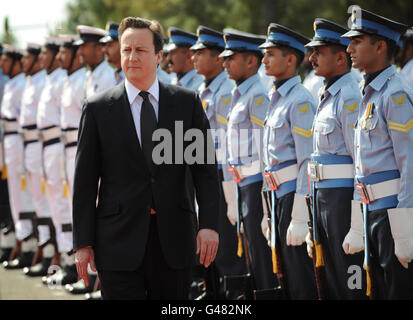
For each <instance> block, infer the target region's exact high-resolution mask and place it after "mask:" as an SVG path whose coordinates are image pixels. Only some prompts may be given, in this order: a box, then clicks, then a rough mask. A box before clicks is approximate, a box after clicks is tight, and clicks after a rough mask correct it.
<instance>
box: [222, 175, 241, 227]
mask: <svg viewBox="0 0 413 320" xmlns="http://www.w3.org/2000/svg"><path fill="white" fill-rule="evenodd" d="M222 189H223V190H224V196H225V202H226V203H227V217H228V220H229V222H231V224H232V225H233V226H235V225H236V223H237V221H238V212H237V208H238V205H237V184H236V183H235V182H234V181H232V180H229V181H222Z"/></svg>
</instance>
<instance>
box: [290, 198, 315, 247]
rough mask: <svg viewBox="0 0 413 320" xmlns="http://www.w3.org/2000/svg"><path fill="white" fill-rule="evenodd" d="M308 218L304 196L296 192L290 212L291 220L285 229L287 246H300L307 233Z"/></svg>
mask: <svg viewBox="0 0 413 320" xmlns="http://www.w3.org/2000/svg"><path fill="white" fill-rule="evenodd" d="M309 220H310V218H309V216H308V211H307V203H306V201H305V196H303V195H301V194H298V193H296V194H295V195H294V203H293V210H292V212H291V222H290V225H289V226H288V229H287V246H301V245H302V244H303V242H304V241H305V236H306V235H307V233H308V221H309Z"/></svg>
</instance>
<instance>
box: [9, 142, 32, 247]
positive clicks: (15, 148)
mask: <svg viewBox="0 0 413 320" xmlns="http://www.w3.org/2000/svg"><path fill="white" fill-rule="evenodd" d="M3 143H4V153H5V155H4V157H5V162H6V166H7V184H8V188H9V197H10V209H11V212H12V216H13V222H14V228H15V232H16V239H17V240H23V239H24V238H26V237H27V236H29V235H30V234H31V233H32V232H33V225H32V222H31V221H30V220H28V219H23V220H21V219H20V218H19V215H20V213H22V212H33V211H34V207H33V203H32V194H31V191H30V185H29V184H27V186H26V190H24V191H23V190H22V188H21V180H20V178H21V175H22V163H23V141H22V139H21V137H20V136H19V135H18V134H11V135H6V136H4V141H3Z"/></svg>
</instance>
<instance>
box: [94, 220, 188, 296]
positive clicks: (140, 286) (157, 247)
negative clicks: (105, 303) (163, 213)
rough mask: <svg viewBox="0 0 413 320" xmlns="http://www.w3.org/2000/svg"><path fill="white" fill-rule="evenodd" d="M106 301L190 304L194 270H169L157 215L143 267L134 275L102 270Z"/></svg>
mask: <svg viewBox="0 0 413 320" xmlns="http://www.w3.org/2000/svg"><path fill="white" fill-rule="evenodd" d="M98 276H99V279H100V284H101V291H102V298H103V299H104V300H175V299H178V300H187V299H188V294H189V286H190V279H191V268H190V267H188V268H183V269H172V268H170V267H169V266H168V264H167V263H166V261H165V258H164V256H163V253H162V248H161V244H160V241H159V235H158V228H157V222H156V214H155V215H151V219H150V226H149V234H148V241H147V244H146V251H145V256H144V258H143V262H142V264H141V265H140V266H139V268H138V269H137V270H134V271H107V270H98Z"/></svg>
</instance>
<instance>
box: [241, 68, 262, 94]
mask: <svg viewBox="0 0 413 320" xmlns="http://www.w3.org/2000/svg"><path fill="white" fill-rule="evenodd" d="M258 81H261V80H260V76H259V75H258V73H255V74H254V75H252V76H251V77H249V78H248V79H245V81H244V82H243V83H241V84H240V85H239V86H238V87H237V88H236V89H237V90H238V92H239V93H240V95H244V94H245V92H247V91H248V89H249V88H250V87H252V85H253V84H254V83H256V82H258Z"/></svg>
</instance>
